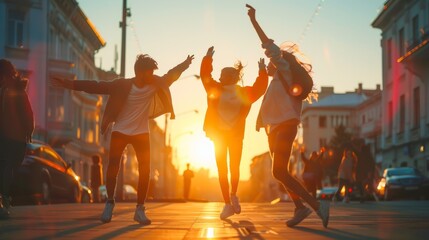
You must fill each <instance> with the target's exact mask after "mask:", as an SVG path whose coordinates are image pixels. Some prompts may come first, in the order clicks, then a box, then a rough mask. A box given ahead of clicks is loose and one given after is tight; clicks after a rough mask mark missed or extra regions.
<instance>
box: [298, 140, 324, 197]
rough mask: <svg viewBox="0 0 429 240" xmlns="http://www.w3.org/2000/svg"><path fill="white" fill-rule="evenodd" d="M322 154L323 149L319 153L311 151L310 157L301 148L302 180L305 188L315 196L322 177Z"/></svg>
mask: <svg viewBox="0 0 429 240" xmlns="http://www.w3.org/2000/svg"><path fill="white" fill-rule="evenodd" d="M322 156H323V150H321V152H320V153H317V151H313V152H312V153H311V154H310V158H307V157H306V156H305V152H304V149H303V148H302V149H301V159H302V161H303V162H304V171H303V173H302V180H303V181H304V185H305V188H307V191H309V192H310V193H311V195H312V196H313V197H316V192H317V188H318V187H319V185H321V184H320V182H321V178H322V176H321V175H322V166H321V164H320V161H321V158H322Z"/></svg>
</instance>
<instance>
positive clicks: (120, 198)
mask: <svg viewBox="0 0 429 240" xmlns="http://www.w3.org/2000/svg"><path fill="white" fill-rule="evenodd" d="M129 16H131V11H130V9H129V8H127V0H123V6H122V22H120V23H119V27H120V28H122V45H121V72H120V74H119V75H120V76H121V78H125V52H126V39H127V17H129ZM124 170H125V159H124V157H123V156H122V158H121V167H120V169H119V181H118V184H117V190H116V197H117V199H118V201H123V200H124V191H123V189H124Z"/></svg>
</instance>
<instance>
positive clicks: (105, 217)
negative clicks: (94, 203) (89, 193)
mask: <svg viewBox="0 0 429 240" xmlns="http://www.w3.org/2000/svg"><path fill="white" fill-rule="evenodd" d="M114 207H115V203H111V202H106V206H104V210H103V213H102V214H101V219H100V220H101V221H102V222H104V223H108V222H110V221H111V220H112V214H113V208H114Z"/></svg>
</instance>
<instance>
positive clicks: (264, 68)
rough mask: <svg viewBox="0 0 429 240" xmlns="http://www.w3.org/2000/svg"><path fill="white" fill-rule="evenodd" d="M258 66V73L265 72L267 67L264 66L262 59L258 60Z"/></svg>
mask: <svg viewBox="0 0 429 240" xmlns="http://www.w3.org/2000/svg"><path fill="white" fill-rule="evenodd" d="M258 66H259V71H260V70H266V68H267V66H266V65H265V59H264V58H260V59H259V62H258Z"/></svg>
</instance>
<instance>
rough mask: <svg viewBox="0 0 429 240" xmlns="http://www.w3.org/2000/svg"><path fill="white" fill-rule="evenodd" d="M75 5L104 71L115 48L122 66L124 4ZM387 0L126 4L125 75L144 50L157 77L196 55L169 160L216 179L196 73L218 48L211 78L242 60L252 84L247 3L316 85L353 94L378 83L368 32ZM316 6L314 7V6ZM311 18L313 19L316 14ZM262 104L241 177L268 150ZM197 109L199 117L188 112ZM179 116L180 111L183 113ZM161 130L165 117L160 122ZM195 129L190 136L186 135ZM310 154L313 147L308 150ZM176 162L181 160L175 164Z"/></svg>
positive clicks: (176, 91)
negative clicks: (295, 49) (302, 59)
mask: <svg viewBox="0 0 429 240" xmlns="http://www.w3.org/2000/svg"><path fill="white" fill-rule="evenodd" d="M78 2H79V5H80V7H81V8H82V10H83V11H84V12H85V14H86V15H87V17H88V18H89V19H90V20H91V21H92V22H93V23H94V25H95V26H96V28H97V29H98V31H99V32H100V34H101V35H102V37H103V38H104V39H105V40H106V42H107V45H106V46H105V47H104V48H102V49H101V50H100V51H99V53H98V54H97V55H96V64H97V66H100V65H101V67H102V68H103V69H106V70H107V69H110V68H112V67H113V66H114V59H115V57H114V56H115V54H114V52H115V46H117V49H118V63H117V64H118V65H117V71H118V73H119V69H120V50H121V29H120V28H119V21H121V14H122V13H121V12H122V1H121V0H103V1H96V0H78ZM384 2H385V0H360V1H353V0H324V1H321V0H304V1H303V0H264V1H256V0H253V1H252V0H249V1H243V0H181V1H167V0H157V1H143V0H128V7H129V8H131V13H132V16H131V18H128V28H127V41H126V42H127V51H126V59H127V61H126V74H125V75H126V77H132V76H133V75H134V72H133V64H134V60H135V56H136V55H137V54H138V53H147V54H149V55H151V56H152V57H153V58H154V59H156V60H157V61H158V66H159V70H157V71H156V72H155V73H156V74H159V75H162V74H164V73H165V72H166V71H168V70H169V69H170V68H172V67H174V66H175V65H176V64H178V63H180V62H182V61H183V60H184V59H185V58H186V56H187V55H188V54H194V55H195V60H194V63H193V64H192V65H191V67H190V68H189V69H188V70H187V71H186V72H184V74H183V75H182V76H183V77H184V78H183V79H182V80H180V81H179V82H177V83H175V84H174V85H173V86H172V94H173V100H174V102H175V111H176V113H177V114H178V117H177V119H176V120H174V122H172V123H171V124H170V127H171V128H170V130H171V131H170V133H171V136H172V143H173V145H175V146H179V148H178V150H176V151H175V152H176V155H175V156H176V157H177V158H176V159H175V160H174V163H175V164H177V166H178V167H179V170H180V172H182V171H183V169H184V167H185V164H186V162H190V163H191V167H192V168H193V169H194V170H196V169H197V168H199V167H208V168H210V169H211V175H213V176H217V174H216V172H215V171H216V165H215V161H214V157H213V154H212V153H211V152H209V150H207V146H209V144H208V143H209V141H207V139H205V138H204V133H203V131H202V125H203V118H204V113H205V110H206V107H207V106H206V94H205V92H204V89H203V87H202V84H201V82H199V81H198V80H195V79H194V78H192V77H188V76H191V75H194V74H199V65H200V62H201V59H202V57H203V56H204V54H205V53H206V50H207V48H208V47H210V46H214V47H215V51H216V52H215V55H214V72H213V76H214V78H215V79H218V77H219V73H220V70H221V69H222V68H223V67H226V66H232V65H233V64H234V62H235V61H236V60H241V61H242V62H243V63H244V64H245V65H246V67H245V68H244V84H245V85H250V84H253V81H254V80H255V77H256V76H257V61H258V59H259V58H260V57H263V56H264V51H263V50H262V49H261V47H260V42H259V39H258V38H257V35H256V33H255V32H254V29H253V28H252V25H251V24H250V21H249V18H248V16H247V8H246V7H245V4H246V3H249V4H251V5H253V7H255V8H256V17H257V19H258V21H259V23H260V25H261V26H262V28H263V29H264V30H265V32H266V34H267V35H268V37H270V38H272V39H274V40H275V42H276V43H278V44H280V43H282V42H284V41H294V42H298V43H299V44H300V46H301V50H302V52H304V53H305V54H306V56H307V57H308V58H309V59H310V60H311V61H312V64H313V71H314V75H313V76H314V80H315V84H316V87H317V88H318V89H320V86H334V87H335V92H345V91H352V90H354V89H355V88H356V87H357V86H358V83H363V86H364V88H371V89H374V88H375V87H376V84H381V82H382V79H381V48H380V39H381V36H380V33H381V31H380V30H378V29H373V28H372V27H371V22H372V21H373V20H374V19H375V18H376V16H377V15H378V13H379V10H380V9H381V8H382V6H383V3H384ZM318 6H319V8H318ZM315 13H316V14H315ZM260 102H261V100H259V101H258V102H256V103H255V104H254V105H253V107H252V110H251V112H250V114H249V117H248V119H247V127H246V136H245V139H244V149H243V159H242V164H241V172H242V179H248V178H249V176H250V171H249V164H250V163H251V158H252V157H253V156H255V155H259V154H262V153H264V152H266V151H268V147H267V140H266V135H265V133H263V132H259V133H258V132H256V131H255V130H254V129H255V128H254V126H255V121H256V115H257V112H258V110H259V106H260ZM193 109H198V111H199V113H198V114H195V113H191V112H190V111H191V110H193ZM181 113H182V114H181ZM158 120H159V123H160V126H161V127H163V120H164V119H163V118H160V119H158ZM190 131H192V132H193V133H194V134H193V135H190V134H189V132H190ZM311 150H313V149H311ZM178 158H180V160H179V159H178Z"/></svg>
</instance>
